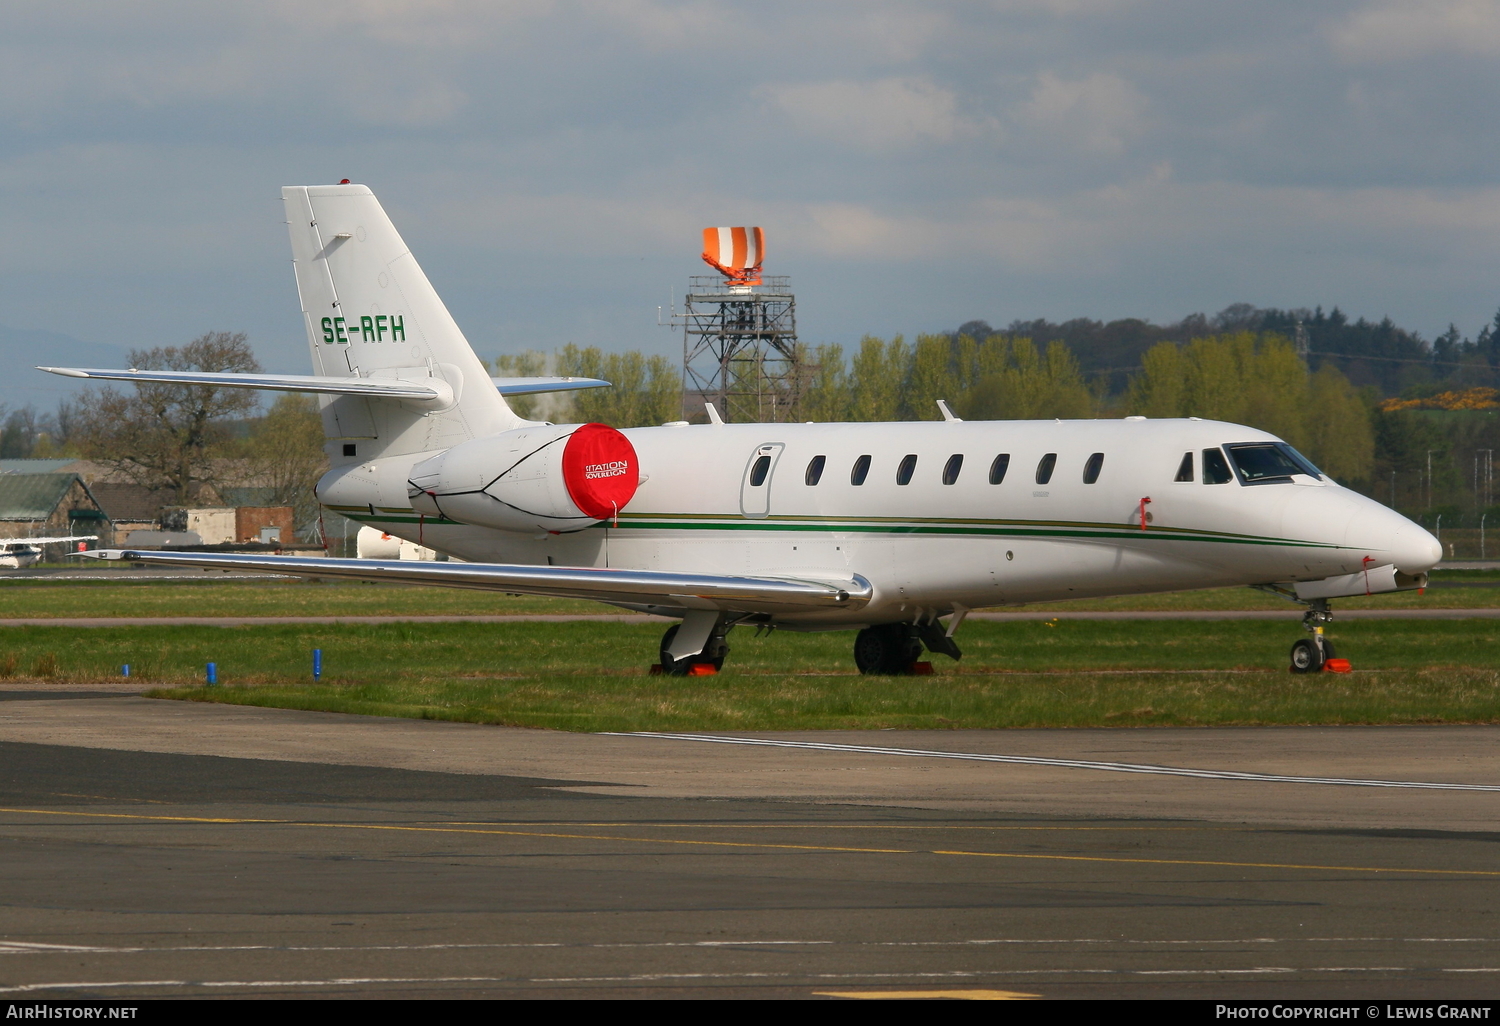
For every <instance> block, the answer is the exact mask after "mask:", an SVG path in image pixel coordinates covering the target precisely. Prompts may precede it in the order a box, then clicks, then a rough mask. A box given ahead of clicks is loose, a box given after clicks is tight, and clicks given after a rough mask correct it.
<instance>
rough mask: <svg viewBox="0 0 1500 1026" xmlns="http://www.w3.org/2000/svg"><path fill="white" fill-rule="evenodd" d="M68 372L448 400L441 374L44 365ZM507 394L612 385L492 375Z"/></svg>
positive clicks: (587, 380)
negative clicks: (413, 377)
mask: <svg viewBox="0 0 1500 1026" xmlns="http://www.w3.org/2000/svg"><path fill="white" fill-rule="evenodd" d="M37 370H40V371H46V372H47V373H49V374H61V375H62V376H63V377H67V378H97V379H100V380H103V381H149V382H153V383H155V384H162V385H213V386H215V387H217V388H254V389H259V390H261V391H265V392H319V393H323V394H327V395H363V396H374V397H376V398H385V399H418V400H422V399H425V400H429V401H432V400H446V399H447V398H448V397H449V396H450V395H451V389H450V388H449V386H448V383H447V382H445V381H442V380H441V379H438V378H429V379H427V382H430V383H427V382H421V381H406V380H402V379H397V378H335V377H322V376H319V375H315V374H232V373H226V372H220V371H156V370H97V369H95V368H84V367H38V368H37ZM490 381H491V382H493V383H494V385H495V387H496V388H497V389H499V391H500V394H501V395H531V394H534V393H538V392H571V391H574V390H576V389H581V388H606V387H608V386H609V382H608V381H601V380H600V379H599V378H557V377H553V378H491V379H490Z"/></svg>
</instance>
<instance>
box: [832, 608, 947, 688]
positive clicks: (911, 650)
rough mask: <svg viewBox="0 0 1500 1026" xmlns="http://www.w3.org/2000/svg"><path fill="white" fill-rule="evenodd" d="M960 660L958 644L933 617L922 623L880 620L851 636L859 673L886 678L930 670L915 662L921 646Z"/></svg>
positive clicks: (928, 666) (926, 665)
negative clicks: (884, 621)
mask: <svg viewBox="0 0 1500 1026" xmlns="http://www.w3.org/2000/svg"><path fill="white" fill-rule="evenodd" d="M924 646H925V647H926V648H927V649H929V650H931V651H933V652H941V653H943V654H944V655H946V656H951V657H952V658H954V659H962V658H963V653H962V652H960V651H959V648H958V645H957V644H955V643H954V641H953V639H952V638H950V637H948V635H947V634H946V633H945V632H944V631H943V625H942V624H940V623H938V621H937V617H935V616H934V617H933V618H932V619H931V620H930V621H929V622H927V623H925V624H913V623H882V624H877V625H876V626H874V627H866V628H865V629H864V630H862V631H860V632H859V634H857V635H856V636H855V638H854V665H856V666H858V667H859V672H860V673H864V674H875V675H879V676H886V677H908V676H912V675H914V674H918V673H931V672H932V664H931V663H922V662H918V660H919V659H921V657H922V649H923V647H924Z"/></svg>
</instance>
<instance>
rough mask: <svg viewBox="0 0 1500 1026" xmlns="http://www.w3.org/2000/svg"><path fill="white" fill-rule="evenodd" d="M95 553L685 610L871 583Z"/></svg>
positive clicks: (810, 605) (833, 599)
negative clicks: (671, 607) (670, 607)
mask: <svg viewBox="0 0 1500 1026" xmlns="http://www.w3.org/2000/svg"><path fill="white" fill-rule="evenodd" d="M85 555H88V556H92V557H94V558H97V559H126V560H130V561H131V562H134V563H148V564H152V565H155V566H195V567H201V568H203V569H205V570H258V571H261V572H270V573H279V574H289V575H292V576H298V577H341V578H347V579H349V580H356V581H381V582H388V583H398V584H435V585H442V586H446V587H450V588H477V589H480V590H485V591H505V592H513V593H517V594H522V595H551V596H556V597H559V598H579V599H593V600H595V601H598V602H613V603H618V604H634V605H661V606H673V607H679V608H684V609H704V608H709V609H726V610H737V611H742V612H778V611H787V610H812V609H859V608H862V607H863V606H864V605H865V604H866V603H868V602H869V601H870V598H871V597H872V595H873V594H874V589H873V588H872V587H871V585H870V582H869V581H867V580H865V579H864V578H863V577H859V576H857V575H856V576H854V577H853V578H851V579H850V580H847V581H840V582H832V583H830V582H825V581H810V580H801V579H797V578H789V577H720V576H715V575H712V574H688V573H669V572H663V571H657V570H610V569H596V568H593V567H572V566H512V565H508V564H502V563H439V562H427V561H421V560H378V559H321V558H316V557H314V558H306V557H301V556H259V555H246V554H240V553H227V552H224V553H221V552H157V551H150V550H146V551H142V550H138V549H98V550H96V551H94V552H89V553H85Z"/></svg>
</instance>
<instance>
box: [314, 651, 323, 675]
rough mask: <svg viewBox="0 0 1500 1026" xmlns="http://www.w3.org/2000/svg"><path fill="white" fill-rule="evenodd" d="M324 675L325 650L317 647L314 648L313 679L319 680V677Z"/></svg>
mask: <svg viewBox="0 0 1500 1026" xmlns="http://www.w3.org/2000/svg"><path fill="white" fill-rule="evenodd" d="M322 676H323V650H322V649H321V648H315V649H313V680H317V679H319V678H320V677H322Z"/></svg>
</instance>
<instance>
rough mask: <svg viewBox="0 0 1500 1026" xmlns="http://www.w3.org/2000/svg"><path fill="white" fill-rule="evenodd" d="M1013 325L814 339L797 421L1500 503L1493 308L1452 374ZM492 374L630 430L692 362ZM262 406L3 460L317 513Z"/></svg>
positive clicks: (296, 404)
mask: <svg viewBox="0 0 1500 1026" xmlns="http://www.w3.org/2000/svg"><path fill="white" fill-rule="evenodd" d="M1303 314H1306V316H1302V315H1303ZM1267 325H1270V326H1271V327H1269V328H1268V327H1267ZM1288 325H1290V331H1288V330H1285V329H1287V328H1288ZM1012 329H1016V330H1009V329H1008V330H1006V331H993V330H990V329H989V326H988V325H987V324H985V323H984V322H982V321H971V322H968V323H967V324H965V325H962V326H961V327H960V328H959V329H957V330H955V331H951V332H942V333H934V334H924V335H919V336H917V337H916V338H915V339H912V340H907V339H905V338H903V337H901V336H896V337H893V338H880V337H877V336H873V335H870V336H866V337H864V338H863V339H861V340H860V341H859V342H858V343H857V344H855V345H852V346H849V347H847V348H846V347H845V346H842V345H838V344H829V345H818V346H809V347H806V348H805V349H804V350H803V352H802V357H803V359H802V371H801V377H800V379H799V380H798V382H797V387H798V392H799V393H800V395H799V401H798V405H797V408H796V410H795V417H796V419H799V420H814V421H824V422H834V421H854V422H858V421H876V420H932V419H936V418H937V417H938V416H939V411H938V408H937V400H939V399H943V400H946V401H947V402H948V403H949V404H950V405H951V407H952V408H953V410H954V412H955V413H956V414H957V415H958V416H960V417H963V418H965V419H968V420H984V419H1032V418H1053V417H1060V418H1087V417H1118V416H1127V415H1142V416H1148V417H1181V416H1197V417H1203V418H1205V419H1216V420H1225V421H1230V422H1235V423H1243V424H1247V425H1250V426H1252V427H1258V428H1263V429H1265V430H1267V431H1271V432H1273V433H1275V434H1277V435H1280V436H1281V437H1283V438H1286V439H1287V440H1288V441H1290V442H1291V443H1292V444H1293V445H1295V446H1297V447H1298V448H1299V449H1301V450H1302V451H1303V452H1305V453H1306V454H1307V455H1308V456H1309V457H1311V458H1312V459H1313V460H1314V462H1316V463H1318V464H1319V465H1321V466H1322V467H1323V468H1324V469H1326V470H1327V471H1328V472H1329V473H1330V474H1332V475H1333V476H1334V477H1335V478H1337V479H1338V480H1340V481H1341V482H1343V483H1345V484H1348V485H1351V486H1353V487H1357V488H1359V489H1361V490H1363V491H1365V492H1366V493H1367V494H1371V495H1374V496H1376V497H1377V498H1380V499H1381V500H1382V501H1386V502H1389V503H1391V504H1393V505H1396V506H1398V507H1399V508H1402V509H1403V510H1406V511H1408V512H1413V511H1415V514H1420V515H1430V516H1436V515H1443V516H1446V517H1447V518H1448V519H1447V520H1446V522H1447V523H1449V524H1453V523H1455V522H1457V521H1458V520H1459V519H1460V518H1467V517H1470V516H1471V515H1472V516H1473V517H1475V518H1477V517H1478V516H1479V515H1480V513H1482V512H1484V511H1485V510H1486V509H1488V508H1489V507H1490V506H1491V505H1493V504H1494V502H1495V499H1496V498H1497V497H1496V496H1495V495H1494V490H1495V489H1494V487H1493V456H1494V454H1495V452H1496V451H1500V390H1496V389H1495V388H1494V387H1492V386H1484V385H1476V384H1473V382H1474V381H1475V380H1477V379H1478V378H1480V377H1482V375H1483V373H1484V371H1483V367H1485V366H1488V365H1489V364H1488V361H1489V360H1490V359H1491V350H1492V349H1497V348H1500V315H1497V320H1496V324H1495V325H1491V326H1487V327H1486V329H1484V330H1483V331H1481V332H1480V333H1479V336H1478V337H1477V338H1476V339H1474V340H1466V339H1463V338H1458V339H1457V340H1456V341H1455V340H1454V339H1451V338H1450V339H1448V340H1447V341H1446V342H1444V343H1443V345H1444V346H1447V347H1448V348H1445V349H1443V350H1442V352H1443V353H1444V354H1446V355H1450V356H1457V357H1458V358H1459V359H1458V360H1455V361H1451V362H1453V363H1454V364H1455V366H1454V367H1448V368H1447V371H1442V368H1443V367H1445V366H1446V364H1447V362H1449V361H1439V360H1436V359H1435V357H1434V353H1436V352H1437V351H1438V350H1437V349H1436V347H1435V345H1431V344H1428V343H1426V342H1424V341H1422V340H1421V339H1420V338H1419V337H1418V336H1415V335H1414V334H1412V333H1410V332H1405V331H1403V330H1402V329H1399V328H1395V327H1394V326H1391V325H1388V324H1386V323H1385V322H1382V323H1381V324H1371V323H1370V322H1366V321H1363V320H1360V321H1355V322H1353V324H1350V323H1349V322H1348V319H1347V318H1345V317H1343V315H1342V314H1340V313H1339V312H1338V311H1337V310H1334V311H1333V313H1332V314H1326V315H1325V314H1323V313H1322V311H1321V310H1315V311H1311V312H1309V311H1290V312H1288V311H1275V310H1270V311H1268V310H1258V309H1256V308H1254V307H1249V306H1247V305H1243V304H1242V305H1240V306H1237V307H1230V308H1228V309H1227V310H1225V311H1221V312H1220V313H1219V314H1217V315H1215V317H1213V318H1211V319H1210V318H1205V317H1201V316H1197V315H1195V317H1192V318H1184V320H1183V321H1181V322H1178V323H1177V324H1174V325H1169V326H1166V327H1159V326H1155V325H1150V324H1149V323H1148V322H1144V321H1136V322H1118V321H1117V322H1110V323H1109V324H1100V323H1098V322H1091V321H1082V320H1075V321H1068V322H1064V323H1063V324H1061V325H1052V324H1049V323H1048V322H1045V321H1030V322H1016V323H1014V324H1013V325H1012ZM1022 329H1024V330H1022ZM1189 329H1201V330H1199V331H1197V333H1191V332H1190V331H1189ZM1361 333H1363V336H1362V335H1361ZM1364 336H1368V338H1367V341H1368V340H1369V339H1376V340H1377V341H1378V340H1379V339H1384V341H1383V342H1380V343H1379V345H1376V343H1375V342H1370V344H1371V346H1372V347H1374V348H1377V349H1380V351H1382V352H1383V351H1386V350H1390V351H1393V352H1410V353H1416V354H1419V355H1418V356H1413V357H1412V360H1414V361H1418V362H1414V363H1410V364H1401V365H1399V366H1400V375H1399V376H1398V379H1397V380H1396V381H1395V384H1398V385H1400V384H1402V382H1406V384H1405V385H1404V387H1402V388H1400V389H1399V390H1397V389H1388V388H1384V387H1382V386H1381V384H1380V383H1378V382H1375V381H1369V380H1366V381H1363V382H1361V381H1360V380H1359V379H1358V377H1357V375H1356V374H1355V373H1353V371H1351V372H1350V373H1346V366H1352V367H1353V369H1354V370H1357V369H1358V366H1359V364H1358V363H1357V360H1358V359H1363V357H1354V358H1353V359H1355V361H1356V362H1355V363H1354V364H1352V365H1351V364H1348V363H1347V362H1346V363H1343V364H1341V363H1340V362H1339V360H1336V359H1332V358H1322V357H1320V350H1319V347H1320V346H1328V347H1330V349H1329V351H1332V349H1333V348H1336V347H1338V346H1342V345H1345V344H1346V343H1349V340H1350V339H1356V338H1359V337H1364ZM1091 339H1092V340H1093V341H1098V340H1100V339H1104V340H1105V342H1107V343H1108V344H1107V345H1102V346H1099V345H1094V344H1093V342H1091V341H1090V340H1091ZM1111 340H1112V341H1111ZM1110 346H1114V347H1115V348H1114V349H1111V348H1110ZM1122 346H1123V347H1124V348H1125V349H1129V350H1130V351H1132V352H1134V353H1135V357H1134V361H1133V365H1132V366H1130V367H1129V368H1128V369H1126V370H1124V371H1121V370H1120V369H1119V368H1116V367H1111V366H1109V362H1110V361H1111V360H1113V359H1115V358H1117V357H1118V356H1119V354H1120V352H1122V351H1124V350H1123V349H1121V347H1122ZM1382 347H1383V348H1382ZM1412 347H1415V348H1412ZM1497 358H1500V357H1497ZM1400 359H1403V360H1404V359H1406V357H1401V358H1400ZM130 360H131V364H132V365H133V366H138V367H142V368H152V369H198V370H227V371H242V372H246V371H249V372H253V371H255V370H258V369H259V364H258V362H257V361H256V359H255V357H254V354H253V352H252V351H251V349H250V347H249V344H248V341H247V340H246V338H245V336H244V335H242V334H233V333H226V332H213V333H209V334H206V335H204V336H202V337H200V338H198V339H194V340H193V341H191V342H189V343H187V344H185V345H183V346H180V347H172V346H167V347H158V348H154V349H145V350H134V351H132V352H131V354H130ZM1464 361H1468V362H1467V363H1465V362H1464ZM1373 364H1374V361H1373V360H1366V363H1365V366H1367V367H1368V366H1373ZM490 369H491V370H492V372H494V373H495V374H497V375H503V376H532V375H537V374H544V373H552V374H566V375H575V376H584V377H597V378H603V379H605V380H608V381H611V382H613V383H614V387H612V388H607V389H591V390H585V391H579V392H573V393H554V394H551V395H541V396H527V397H514V398H512V399H511V400H510V402H511V405H512V407H513V408H514V409H515V410H516V412H517V413H519V414H520V415H521V416H523V417H527V418H534V419H546V420H550V421H553V422H555V423H569V422H572V423H576V422H583V421H598V422H603V423H608V424H614V425H616V426H620V427H632V426H640V425H650V424H660V423H665V422H667V421H672V420H677V419H680V418H682V417H683V409H684V398H685V397H684V396H683V394H682V381H681V371H680V367H679V366H678V364H677V362H676V361H675V360H672V359H669V358H667V357H665V356H661V355H650V354H646V353H641V352H637V351H630V352H604V351H602V350H600V349H598V348H595V347H579V346H575V345H567V346H563V347H562V348H560V349H558V350H557V351H555V352H553V353H551V354H544V353H539V352H525V353H519V354H508V355H501V356H499V357H497V358H496V359H495V360H494V361H493V362H492V364H491V366H490ZM1469 370H1473V373H1472V374H1468V371H1469ZM1440 372H1441V376H1440ZM1449 372H1451V373H1449ZM1465 374H1468V376H1467V377H1466V376H1465ZM689 398H691V397H689ZM259 401H260V400H259V397H258V396H257V395H256V394H255V393H251V392H246V391H242V390H232V389H216V388H211V387H206V386H190V387H183V386H168V385H156V384H139V385H132V386H126V387H124V388H119V387H105V388H102V389H98V390H96V391H92V392H88V393H84V394H82V395H81V396H79V397H77V398H74V399H71V400H65V401H64V402H63V403H61V404H60V405H59V406H58V408H57V409H56V411H55V412H53V413H48V414H41V413H38V412H37V411H36V410H35V409H34V408H32V407H26V408H23V409H19V410H10V411H4V410H0V457H17V456H69V457H82V458H86V459H90V460H94V461H96V462H98V463H101V464H103V465H105V466H106V467H108V468H110V469H111V470H113V471H115V472H116V473H117V475H119V476H121V477H124V478H125V479H127V480H131V481H135V482H137V483H139V484H142V485H145V486H147V487H151V488H155V489H165V490H167V491H169V492H170V493H171V494H172V495H173V496H175V497H176V500H177V501H178V502H179V503H182V504H190V503H191V502H192V501H194V496H195V495H196V494H197V493H198V491H199V490H200V489H201V488H202V487H203V486H204V485H214V486H220V487H222V486H229V485H244V484H251V483H253V484H257V485H259V486H260V487H263V488H266V489H267V494H268V495H269V496H272V498H270V499H268V500H267V501H271V502H274V503H275V504H278V505H280V504H287V505H292V506H294V507H296V508H297V510H298V517H299V522H301V523H307V522H308V521H310V520H313V519H315V518H316V516H317V505H316V502H315V500H314V499H313V497H312V486H313V484H314V483H315V482H316V481H317V479H318V477H319V476H321V474H322V473H323V472H324V470H325V469H326V466H327V463H326V457H325V456H324V452H323V436H322V427H321V419H320V417H319V415H318V404H317V401H316V400H314V399H313V398H311V397H308V396H298V395H282V396H280V397H279V398H277V399H276V400H275V401H274V402H273V403H272V404H271V405H270V407H269V409H263V408H261V407H260V406H258V405H257V403H258V402H259ZM690 405H691V404H690ZM698 416H699V419H701V414H700V415H698ZM1486 460H1487V461H1488V462H1484V461H1486ZM1481 464H1483V467H1482V466H1481ZM1497 512H1500V510H1497Z"/></svg>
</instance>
